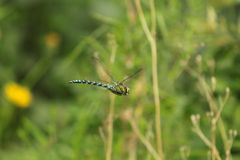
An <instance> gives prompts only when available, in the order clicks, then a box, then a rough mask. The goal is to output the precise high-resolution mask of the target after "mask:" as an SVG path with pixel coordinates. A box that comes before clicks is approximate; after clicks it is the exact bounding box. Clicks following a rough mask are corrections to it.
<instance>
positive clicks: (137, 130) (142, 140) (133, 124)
mask: <svg viewBox="0 0 240 160" xmlns="http://www.w3.org/2000/svg"><path fill="white" fill-rule="evenodd" d="M129 122H130V125H131V127H132V129H133V131H134V132H135V133H136V135H137V136H138V138H139V139H140V141H141V142H142V143H143V145H144V146H145V147H146V148H147V150H148V151H149V153H150V154H151V155H152V156H153V157H154V159H155V160H159V159H160V157H159V155H158V153H157V152H156V150H155V149H154V148H153V146H152V145H151V143H150V142H149V141H148V140H147V139H146V138H145V137H144V135H142V133H141V132H140V130H139V128H138V127H137V124H136V122H135V121H134V119H133V118H130V119H129Z"/></svg>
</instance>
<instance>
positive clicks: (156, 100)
mask: <svg viewBox="0 0 240 160" xmlns="http://www.w3.org/2000/svg"><path fill="white" fill-rule="evenodd" d="M135 5H136V9H137V13H138V15H139V18H140V22H141V25H142V28H143V31H144V33H145V35H146V37H147V39H148V41H149V44H150V47H151V55H152V56H151V57H152V79H153V95H154V103H155V130H156V139H157V151H158V154H159V157H160V159H163V158H164V154H163V146H162V135H161V118H160V117H161V116H160V115H161V110H160V108H161V107H160V99H159V89H158V72H157V44H156V36H155V35H156V9H155V5H154V0H150V7H151V20H152V23H151V24H152V30H151V31H150V29H149V27H148V25H147V22H146V19H145V16H144V13H143V10H142V6H141V2H140V0H135Z"/></svg>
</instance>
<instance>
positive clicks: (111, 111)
mask: <svg viewBox="0 0 240 160" xmlns="http://www.w3.org/2000/svg"><path fill="white" fill-rule="evenodd" d="M114 103H115V95H110V108H109V114H108V118H107V146H106V147H107V149H106V160H111V159H112V143H113V118H114Z"/></svg>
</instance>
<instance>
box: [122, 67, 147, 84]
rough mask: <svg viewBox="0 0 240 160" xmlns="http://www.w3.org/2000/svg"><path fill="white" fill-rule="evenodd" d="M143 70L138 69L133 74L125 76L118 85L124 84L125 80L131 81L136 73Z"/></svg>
mask: <svg viewBox="0 0 240 160" xmlns="http://www.w3.org/2000/svg"><path fill="white" fill-rule="evenodd" d="M142 70H143V69H142V68H140V69H138V70H137V71H136V72H134V73H133V74H131V75H129V76H127V77H126V78H124V79H123V80H122V81H120V83H124V82H126V81H127V80H129V79H131V78H132V77H134V76H136V75H137V74H138V73H140V72H141V71H142Z"/></svg>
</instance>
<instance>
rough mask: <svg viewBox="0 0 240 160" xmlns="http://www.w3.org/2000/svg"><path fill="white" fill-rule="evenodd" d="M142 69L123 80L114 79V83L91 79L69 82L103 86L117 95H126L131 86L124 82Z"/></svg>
mask: <svg viewBox="0 0 240 160" xmlns="http://www.w3.org/2000/svg"><path fill="white" fill-rule="evenodd" d="M141 71H142V69H138V70H137V71H136V72H134V73H133V74H131V75H129V76H127V77H126V78H124V79H123V80H121V81H118V82H116V81H114V80H113V82H112V83H103V82H95V81H91V80H71V81H69V83H78V84H87V85H93V86H97V87H102V88H105V89H107V90H109V91H110V92H112V93H113V94H115V95H118V96H126V95H128V94H129V92H130V88H129V87H127V86H126V85H125V84H124V83H125V82H126V81H127V80H129V79H131V78H132V77H134V76H135V75H137V74H138V73H139V72H141ZM110 77H111V76H110ZM111 79H113V78H112V77H111Z"/></svg>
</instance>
